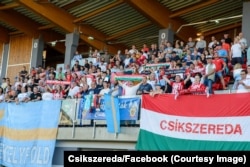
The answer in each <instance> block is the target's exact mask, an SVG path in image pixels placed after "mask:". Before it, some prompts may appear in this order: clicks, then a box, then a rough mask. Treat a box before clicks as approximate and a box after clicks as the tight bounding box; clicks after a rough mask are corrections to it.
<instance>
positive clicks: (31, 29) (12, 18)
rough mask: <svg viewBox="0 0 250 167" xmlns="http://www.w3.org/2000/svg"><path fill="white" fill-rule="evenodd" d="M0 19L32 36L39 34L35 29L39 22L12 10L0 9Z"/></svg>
mask: <svg viewBox="0 0 250 167" xmlns="http://www.w3.org/2000/svg"><path fill="white" fill-rule="evenodd" d="M0 20H2V21H3V22H6V23H8V24H10V25H11V26H13V27H16V28H17V29H18V30H19V31H22V32H24V33H25V34H27V35H29V36H32V37H34V36H38V34H39V32H38V31H37V27H39V24H37V23H36V22H34V21H32V20H30V19H28V18H27V17H25V16H23V15H21V14H20V13H18V12H16V11H14V10H11V11H10V10H6V11H0ZM24 23H25V24H24ZM27 25H29V26H27Z"/></svg>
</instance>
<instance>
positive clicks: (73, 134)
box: [72, 98, 78, 138]
mask: <svg viewBox="0 0 250 167" xmlns="http://www.w3.org/2000/svg"><path fill="white" fill-rule="evenodd" d="M77 100H78V99H77V98H76V99H75V112H74V120H73V126H72V138H74V136H75V123H76V110H77Z"/></svg>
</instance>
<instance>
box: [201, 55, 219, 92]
mask: <svg viewBox="0 0 250 167" xmlns="http://www.w3.org/2000/svg"><path fill="white" fill-rule="evenodd" d="M206 59H207V65H206V68H205V74H204V75H203V78H204V84H205V85H206V86H207V87H208V90H209V94H212V93H213V89H212V88H213V87H212V86H213V82H214V80H215V71H216V66H215V64H214V63H213V61H212V56H210V55H209V56H207V57H206Z"/></svg>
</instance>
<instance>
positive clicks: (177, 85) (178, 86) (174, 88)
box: [171, 81, 184, 94]
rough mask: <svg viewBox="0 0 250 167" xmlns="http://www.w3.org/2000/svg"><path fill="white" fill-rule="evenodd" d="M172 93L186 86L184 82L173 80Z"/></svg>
mask: <svg viewBox="0 0 250 167" xmlns="http://www.w3.org/2000/svg"><path fill="white" fill-rule="evenodd" d="M171 86H172V94H176V93H179V92H180V91H181V90H182V89H183V88H184V82H183V81H182V82H171Z"/></svg>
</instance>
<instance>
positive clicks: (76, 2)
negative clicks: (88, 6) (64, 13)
mask: <svg viewBox="0 0 250 167" xmlns="http://www.w3.org/2000/svg"><path fill="white" fill-rule="evenodd" d="M86 1H87V0H78V1H74V2H72V3H70V4H67V5H65V6H62V8H63V9H64V10H68V9H71V8H73V7H75V6H78V5H80V4H82V3H84V2H86Z"/></svg>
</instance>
